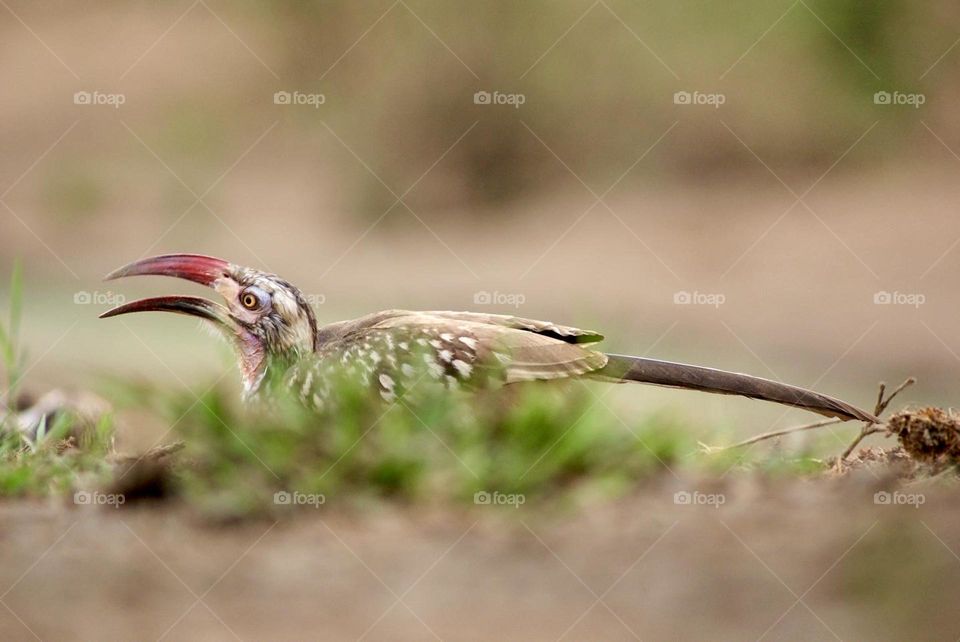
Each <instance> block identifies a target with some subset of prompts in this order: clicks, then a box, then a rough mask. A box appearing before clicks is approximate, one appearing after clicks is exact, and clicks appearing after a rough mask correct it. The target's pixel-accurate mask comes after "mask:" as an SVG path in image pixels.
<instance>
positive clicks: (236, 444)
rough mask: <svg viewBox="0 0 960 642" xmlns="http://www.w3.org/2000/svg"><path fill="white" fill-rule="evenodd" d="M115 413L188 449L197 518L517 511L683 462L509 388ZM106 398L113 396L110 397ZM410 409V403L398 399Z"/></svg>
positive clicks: (159, 405)
mask: <svg viewBox="0 0 960 642" xmlns="http://www.w3.org/2000/svg"><path fill="white" fill-rule="evenodd" d="M119 394H120V395H121V396H122V397H123V403H124V404H130V405H131V406H132V407H136V408H144V407H146V408H150V409H151V410H152V411H153V412H158V413H161V416H162V417H164V418H165V419H166V420H167V421H169V422H170V423H173V422H176V430H177V432H178V433H179V434H180V436H181V437H182V438H183V439H184V440H185V442H186V444H187V446H186V450H185V451H184V453H183V456H182V457H181V461H182V465H181V466H179V467H178V478H179V480H180V482H181V484H182V489H183V490H184V492H185V494H186V496H187V498H188V499H189V500H190V501H191V502H193V503H195V504H197V505H199V506H201V507H202V508H204V509H205V510H207V511H212V512H214V513H222V514H237V513H240V514H243V513H248V512H262V511H272V510H276V509H277V508H278V507H277V506H276V505H274V503H273V497H274V493H276V492H280V491H286V492H289V493H301V494H304V495H310V494H322V495H323V496H324V497H326V498H327V501H328V502H331V503H333V502H345V503H347V504H351V503H355V502H357V501H361V500H363V498H394V499H399V500H404V501H425V502H428V503H433V502H436V503H448V502H461V501H466V502H472V501H473V498H474V494H475V493H477V492H481V491H486V492H489V493H493V492H499V493H502V494H523V495H524V496H525V497H526V500H527V501H533V500H534V499H542V498H562V497H570V496H571V493H573V494H578V493H588V494H594V493H601V494H604V495H609V494H611V493H614V494H615V493H616V492H618V491H619V492H622V491H624V490H625V489H628V488H630V487H631V485H633V484H635V483H637V482H638V481H641V480H643V479H646V478H649V477H651V476H654V475H659V474H661V473H662V472H663V471H664V470H665V468H664V465H666V466H669V465H671V464H673V463H675V462H677V461H678V460H679V458H680V457H681V456H683V455H685V454H688V453H689V452H691V451H692V450H693V449H694V448H695V445H694V444H693V443H692V442H691V441H690V438H689V436H688V434H687V433H685V432H684V431H683V430H681V429H680V428H679V426H678V425H676V424H675V423H674V422H672V421H670V420H668V419H666V418H664V417H649V418H646V419H644V420H643V421H640V422H631V424H630V425H629V427H628V426H625V425H624V424H622V423H621V422H620V421H618V420H617V419H616V418H615V417H614V416H613V415H612V414H611V412H610V411H609V410H607V409H606V408H605V407H604V406H603V405H602V404H598V403H595V402H594V401H595V400H594V399H593V398H592V396H591V395H589V393H587V392H586V391H585V390H584V391H582V392H574V391H573V390H571V389H564V388H558V387H554V386H536V385H534V386H514V387H511V388H507V389H502V390H498V391H488V392H483V393H477V394H475V395H467V394H455V393H450V392H448V391H444V390H442V389H441V390H437V391H435V392H429V391H428V392H426V393H425V395H416V396H415V397H414V398H412V399H410V395H408V396H407V397H405V400H404V401H402V402H399V403H395V404H391V405H389V406H388V405H386V404H384V403H382V402H380V401H379V399H378V398H376V399H374V398H371V396H370V394H369V390H368V389H366V388H360V387H358V386H356V385H355V384H353V383H352V382H350V381H342V382H340V383H339V385H338V386H337V387H336V394H335V399H336V404H335V407H334V408H331V409H330V410H329V411H326V412H320V413H315V412H309V411H306V410H304V409H303V408H302V406H301V405H300V404H299V403H298V402H296V401H295V400H292V399H289V400H285V399H282V398H274V399H272V400H271V402H270V403H269V404H268V405H266V406H257V407H254V406H243V407H240V406H238V403H237V401H236V400H234V399H231V398H230V397H231V396H232V395H233V393H232V392H228V391H225V390H222V389H220V388H215V389H213V390H211V391H209V392H207V393H206V394H205V395H203V396H202V397H201V398H200V401H199V402H198V401H197V398H196V397H195V396H194V395H193V394H192V393H190V392H184V391H159V390H156V389H154V388H153V387H152V386H150V385H143V386H139V387H137V386H132V385H130V384H125V385H124V386H123V390H122V392H120V393H119ZM118 398H119V397H118ZM407 399H410V400H407Z"/></svg>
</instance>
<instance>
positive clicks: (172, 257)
mask: <svg viewBox="0 0 960 642" xmlns="http://www.w3.org/2000/svg"><path fill="white" fill-rule="evenodd" d="M230 268H231V265H230V263H229V262H227V261H224V260H223V259H218V258H216V257H213V256H205V255H203V254H164V255H162V256H153V257H150V258H146V259H140V260H139V261H134V262H133V263H130V264H129V265H125V266H123V267H122V268H120V269H118V270H114V271H113V272H111V273H110V274H108V275H107V276H106V277H104V280H106V281H111V280H113V279H119V278H122V277H125V276H147V275H154V276H172V277H176V278H178V279H186V280H187V281H193V282H194V283H199V284H201V285H206V286H207V287H212V286H213V285H214V283H216V281H217V280H218V279H223V278H229V276H230ZM132 312H176V313H178V314H187V315H190V316H194V317H200V318H202V319H207V320H209V321H214V322H217V323H220V324H222V325H230V315H229V312H228V311H227V309H226V308H225V307H223V306H222V305H218V304H216V303H214V302H212V301H208V300H206V299H202V298H200V297H194V296H162V297H154V298H150V299H140V300H139V301H132V302H130V303H126V304H124V305H121V306H118V307H116V308H113V309H111V310H107V311H106V312H104V313H103V314H101V315H100V318H101V319H106V318H108V317H115V316H119V315H121V314H129V313H132Z"/></svg>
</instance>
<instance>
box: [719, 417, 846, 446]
mask: <svg viewBox="0 0 960 642" xmlns="http://www.w3.org/2000/svg"><path fill="white" fill-rule="evenodd" d="M840 421H841V420H840V419H839V418H837V417H832V418H830V419H821V420H820V421H816V422H814V423H812V424H804V425H802V426H793V427H792V428H783V429H782V430H773V431H771V432H765V433H763V434H762V435H756V436H754V437H751V438H750V439H745V440H743V441H741V442H737V443H735V444H732V445H730V446H722V447H720V448H713V449H711V450H714V451H722V450H730V449H731V448H740V447H742V446H749V445H750V444H755V443H757V442H758V441H763V440H764V439H773V438H774V437H781V436H783V435H788V434H790V433H794V432H801V431H803V430H813V429H814V428H821V427H823V426H829V425H831V424H837V423H840Z"/></svg>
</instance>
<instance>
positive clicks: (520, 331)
mask: <svg viewBox="0 0 960 642" xmlns="http://www.w3.org/2000/svg"><path fill="white" fill-rule="evenodd" d="M139 275H160V276H173V277H178V278H181V279H186V280H188V281H193V282H195V283H200V284H202V285H206V286H208V287H211V288H213V289H214V290H216V291H217V292H218V293H219V294H220V295H221V296H222V297H223V298H224V301H225V305H219V304H217V303H213V302H212V301H208V300H206V299H203V298H199V297H192V296H163V297H155V298H150V299H142V300H139V301H133V302H131V303H127V304H125V305H121V306H119V307H116V308H113V309H112V310H109V311H107V312H104V313H103V314H102V315H100V316H101V318H105V317H114V316H117V315H120V314H127V313H130V312H146V311H164V312H176V313H180V314H186V315H190V316H194V317H199V318H201V319H204V320H206V321H209V322H211V323H212V324H213V326H214V327H215V328H217V329H218V330H219V331H220V332H222V333H223V334H224V335H225V336H226V337H227V338H228V339H229V341H230V342H231V343H232V344H233V346H234V348H235V349H236V352H237V355H238V358H239V362H240V369H241V372H242V376H243V384H244V393H245V396H247V397H251V396H255V395H257V393H258V392H260V390H261V388H263V387H264V386H263V385H262V384H263V382H264V380H265V377H266V375H267V373H268V371H270V374H271V378H273V377H274V376H276V375H279V376H280V379H279V380H280V381H282V383H283V385H285V386H286V387H288V388H289V389H291V390H293V391H295V392H296V393H297V395H298V397H299V399H300V400H301V401H302V402H303V403H304V405H306V406H308V407H313V408H320V407H324V406H325V405H326V404H327V402H328V401H330V400H329V397H330V395H331V394H332V391H331V380H332V379H333V377H334V376H337V375H339V374H340V373H348V374H349V375H352V376H354V377H359V378H360V379H359V381H361V382H363V384H364V385H369V386H370V387H371V388H372V389H373V390H374V391H375V392H377V393H379V394H380V396H381V397H383V399H384V400H386V401H393V400H394V399H395V398H396V397H397V396H398V395H400V394H402V392H403V391H404V390H405V389H407V388H409V387H411V386H412V385H413V384H414V383H415V382H417V381H419V380H420V379H421V378H424V379H426V380H430V381H436V382H439V383H442V384H443V385H446V386H448V387H461V386H462V387H467V388H474V387H481V386H487V385H490V384H493V383H497V382H499V383H505V384H509V383H514V382H519V381H532V380H547V379H567V378H576V377H585V378H589V379H597V380H602V381H608V382H624V381H636V382H640V383H647V384H654V385H660V386H670V387H674V388H686V389H690V390H700V391H704V392H713V393H720V394H731V395H742V396H744V397H750V398H753V399H762V400H764V401H772V402H775V403H779V404H783V405H786V406H793V407H796V408H803V409H806V410H810V411H812V412H816V413H819V414H821V415H825V416H828V417H837V418H840V419H842V420H851V419H858V420H861V421H868V422H877V421H878V420H877V418H876V417H874V416H873V415H871V414H869V413H867V412H864V411H863V410H860V409H859V408H856V407H855V406H852V405H850V404H848V403H845V402H843V401H840V400H838V399H833V398H831V397H828V396H826V395H822V394H820V393H817V392H813V391H811V390H805V389H803V388H798V387H795V386H791V385H787V384H784V383H779V382H776V381H769V380H767V379H761V378H759V377H753V376H750V375H745V374H738V373H733V372H725V371H723V370H714V369H712V368H704V367H701V366H692V365H685V364H680V363H671V362H668V361H659V360H656V359H647V358H643V357H632V356H624V355H617V354H607V353H604V352H601V351H599V350H595V349H593V348H592V347H591V344H593V343H595V342H597V341H600V340H601V339H603V336H602V335H600V334H598V333H596V332H591V331H589V330H581V329H578V328H572V327H568V326H562V325H556V324H554V323H549V322H546V321H536V320H533V319H524V318H521V317H515V316H508V315H499V314H484V313H477V312H441V311H433V312H411V311H407V310H386V311H383V312H375V313H373V314H369V315H367V316H364V317H360V318H359V319H354V320H350V321H339V322H336V323H331V324H329V325H323V326H318V325H317V320H316V317H315V316H314V312H313V309H312V308H311V306H310V305H309V303H308V302H307V299H306V298H305V297H304V295H303V294H302V293H301V291H300V290H299V289H298V288H296V287H294V286H293V285H292V284H291V283H290V282H288V281H285V280H284V279H282V278H280V277H278V276H276V275H274V274H268V273H265V272H261V271H259V270H255V269H252V268H248V267H243V266H240V265H235V264H233V263H230V262H228V261H225V260H223V259H218V258H214V257H210V256H203V255H199V254H167V255H163V256H155V257H151V258H146V259H141V260H139V261H135V262H133V263H130V264H129V265H126V266H124V267H122V268H120V269H118V270H115V271H114V272H111V273H110V274H108V275H107V277H106V279H107V280H110V279H118V278H121V277H127V276H139Z"/></svg>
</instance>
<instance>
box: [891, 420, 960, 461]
mask: <svg viewBox="0 0 960 642" xmlns="http://www.w3.org/2000/svg"><path fill="white" fill-rule="evenodd" d="M887 426H888V429H889V431H890V433H891V434H895V435H897V437H898V438H899V440H900V444H901V446H903V449H904V450H905V451H906V452H907V453H908V454H909V455H910V456H911V457H913V458H914V459H915V460H917V461H919V462H924V463H927V464H935V465H942V464H946V465H952V464H956V463H958V461H960V414H958V413H957V412H956V411H955V410H952V409H951V410H943V409H940V408H932V407H928V408H919V409H905V410H901V411H900V412H898V413H896V414H894V415H893V416H892V417H890V419H889V421H888V422H887Z"/></svg>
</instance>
